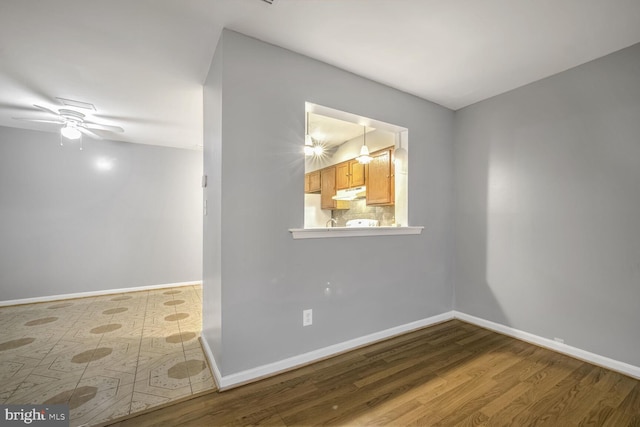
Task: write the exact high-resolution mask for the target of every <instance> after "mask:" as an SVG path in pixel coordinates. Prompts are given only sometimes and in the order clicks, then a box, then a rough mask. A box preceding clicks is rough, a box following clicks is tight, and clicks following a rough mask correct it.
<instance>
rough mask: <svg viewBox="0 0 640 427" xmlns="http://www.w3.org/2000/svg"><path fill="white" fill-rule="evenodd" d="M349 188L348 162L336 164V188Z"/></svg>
mask: <svg viewBox="0 0 640 427" xmlns="http://www.w3.org/2000/svg"><path fill="white" fill-rule="evenodd" d="M345 188H349V162H342V163H338V164H337V165H336V190H344V189H345Z"/></svg>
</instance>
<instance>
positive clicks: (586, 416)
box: [113, 320, 640, 427]
mask: <svg viewBox="0 0 640 427" xmlns="http://www.w3.org/2000/svg"><path fill="white" fill-rule="evenodd" d="M223 425H274V426H302V425H337V426H358V425H366V426H377V425H393V426H409V425H419V426H533V425H547V426H612V427H613V426H615V427H621V426H640V381H638V380H635V379H632V378H630V377H627V376H625V375H622V374H619V373H616V372H613V371H610V370H607V369H604V368H600V367H597V366H594V365H591V364H588V363H585V362H582V361H579V360H576V359H573V358H571V357H568V356H564V355H561V354H558V353H555V352H553V351H550V350H546V349H543V348H540V347H537V346H534V345H531V344H528V343H525V342H522V341H518V340H515V339H513V338H509V337H506V336H503V335H500V334H496V333H494V332H491V331H487V330H485V329H482V328H479V327H477V326H474V325H470V324H467V323H464V322H462V321H459V320H452V321H449V322H445V323H441V324H439V325H435V326H432V327H429V328H426V329H422V330H420V331H416V332H413V333H410V334H406V335H403V336H400V337H397V338H393V339H390V340H387V341H384V342H381V343H377V344H374V345H372V346H368V347H364V348H361V349H358V350H355V351H352V352H349V353H347V354H343V355H340V356H337V357H334V358H331V359H327V360H324V361H321V362H318V363H315V364H313V365H309V366H307V367H304V368H301V369H297V370H295V371H291V372H287V373H284V374H281V375H278V376H276V377H272V378H269V379H266V380H263V381H260V382H257V383H253V384H249V385H246V386H243V387H239V388H236V389H233V390H229V391H225V392H222V393H213V394H209V395H206V396H202V397H199V398H195V399H192V400H189V401H186V402H183V403H179V404H176V405H173V406H170V407H166V408H163V409H160V410H157V411H154V412H152V413H149V414H145V415H141V416H138V417H135V418H132V419H129V420H126V421H123V422H120V423H117V424H114V425H113V426H114V427H116V426H117V427H128V426H137V427H139V426H198V427H200V426H223Z"/></svg>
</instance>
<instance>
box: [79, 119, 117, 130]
mask: <svg viewBox="0 0 640 427" xmlns="http://www.w3.org/2000/svg"><path fill="white" fill-rule="evenodd" d="M82 126H83V127H85V128H87V129H98V130H108V131H111V132H124V129H122V128H121V127H120V126H112V125H101V124H100V123H93V122H87V121H85V122H84V123H82Z"/></svg>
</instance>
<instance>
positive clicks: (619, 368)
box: [453, 310, 640, 379]
mask: <svg viewBox="0 0 640 427" xmlns="http://www.w3.org/2000/svg"><path fill="white" fill-rule="evenodd" d="M453 316H454V317H455V318H456V319H460V320H463V321H465V322H469V323H473V324H474V325H477V326H480V327H483V328H486V329H490V330H492V331H495V332H498V333H500V334H503V335H508V336H510V337H513V338H517V339H519V340H522V341H526V342H529V343H531V344H535V345H538V346H540V347H545V348H548V349H550V350H553V351H557V352H558V353H562V354H566V355H568V356H571V357H575V358H576V359H580V360H584V361H585V362H589V363H592V364H594V365H597V366H602V367H603V368H607V369H611V370H612V371H616V372H620V373H622V374H625V375H629V376H630V377H633V378H636V379H640V367H638V366H634V365H630V364H628V363H625V362H620V361H618V360H614V359H610V358H608V357H605V356H601V355H599V354H595V353H591V352H589V351H586V350H582V349H580V348H577V347H572V346H570V345H567V344H562V343H559V342H557V341H554V340H552V339H549V338H544V337H541V336H539V335H534V334H531V333H529V332H525V331H521V330H519V329H515V328H512V327H510V326H506V325H502V324H500V323H495V322H492V321H490V320H485V319H481V318H479V317H475V316H472V315H470V314H466V313H461V312H459V311H455V310H454V311H453Z"/></svg>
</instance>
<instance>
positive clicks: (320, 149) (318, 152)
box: [313, 145, 324, 156]
mask: <svg viewBox="0 0 640 427" xmlns="http://www.w3.org/2000/svg"><path fill="white" fill-rule="evenodd" d="M313 154H315V155H316V156H322V155H323V154H324V147H323V146H322V145H315V146H314V147H313Z"/></svg>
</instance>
